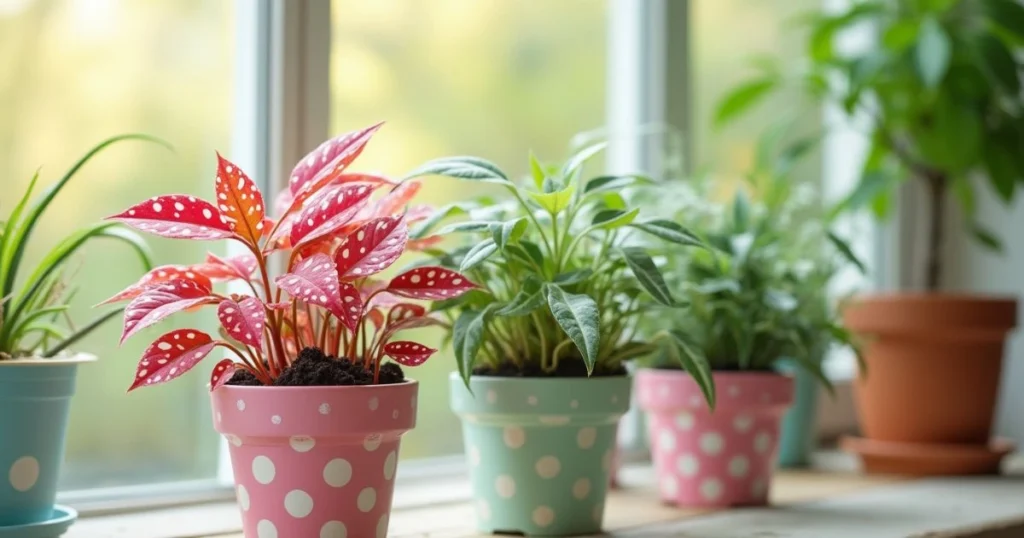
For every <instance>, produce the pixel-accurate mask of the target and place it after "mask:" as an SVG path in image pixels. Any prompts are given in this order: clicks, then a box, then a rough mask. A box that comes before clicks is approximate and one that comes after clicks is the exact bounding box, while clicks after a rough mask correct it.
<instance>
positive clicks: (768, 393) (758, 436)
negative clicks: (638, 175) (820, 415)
mask: <svg viewBox="0 0 1024 538" xmlns="http://www.w3.org/2000/svg"><path fill="white" fill-rule="evenodd" d="M689 187H690V186H689V185H686V184H683V185H681V186H679V187H677V188H675V189H672V190H668V188H666V189H663V191H662V193H661V194H660V196H661V197H662V199H664V200H672V204H673V206H674V208H676V210H677V211H678V212H679V213H680V214H686V215H687V216H688V217H689V218H691V219H694V220H695V221H697V222H699V224H696V225H694V228H693V229H694V230H695V231H696V232H697V234H698V235H699V236H701V237H702V238H704V239H705V240H706V241H707V242H708V244H709V245H711V246H712V247H714V248H713V249H710V250H689V251H686V252H685V253H684V252H678V253H677V255H676V256H674V257H670V258H669V262H668V266H667V267H668V269H667V270H666V274H668V275H670V278H669V280H668V284H669V286H670V287H671V288H672V289H678V290H681V296H682V300H684V301H686V302H687V303H688V305H689V307H688V308H686V309H685V310H682V311H680V312H679V313H678V314H677V315H676V316H673V317H671V318H655V317H649V318H647V319H646V320H645V321H646V323H647V326H646V327H645V329H646V330H647V331H654V330H668V331H670V332H671V333H672V334H674V335H676V338H677V339H678V340H680V341H683V342H685V343H686V349H687V353H689V354H690V355H691V356H693V357H694V360H695V362H699V363H707V364H709V365H710V369H711V377H712V379H713V382H714V385H715V387H716V390H717V392H718V395H719V396H718V398H717V400H716V405H715V407H714V409H708V408H707V407H706V406H705V405H704V402H703V398H702V396H701V390H700V387H699V386H698V385H697V384H696V383H694V380H693V378H691V377H690V376H689V375H687V374H686V373H685V372H682V371H680V370H679V368H678V367H677V366H676V364H675V362H674V361H673V360H672V359H671V356H672V355H674V354H675V353H676V351H675V350H674V349H668V350H666V351H665V352H664V353H661V354H655V355H652V356H651V357H650V358H648V359H647V360H645V361H644V362H643V364H644V365H645V366H648V368H643V369H641V370H639V371H638V373H637V375H636V378H637V396H638V402H639V405H640V406H641V407H642V408H643V409H644V410H645V411H647V413H648V419H649V421H648V430H649V433H650V446H651V450H652V455H653V460H654V464H655V467H656V469H657V476H658V477H659V492H660V495H661V498H662V500H663V501H664V502H666V503H670V504H676V505H680V506H690V507H722V506H747V505H765V504H767V502H768V492H769V489H770V484H771V477H772V471H773V468H774V467H775V464H776V454H777V452H776V450H777V446H778V441H779V437H780V422H781V419H782V418H783V415H784V414H785V412H786V411H787V409H788V408H789V407H790V404H791V403H792V402H793V398H794V381H793V377H792V376H791V375H788V374H787V373H784V372H786V371H787V370H791V369H792V368H793V367H796V368H799V369H802V370H803V371H805V372H807V373H808V374H810V375H811V376H813V378H814V380H815V382H816V383H819V382H820V383H821V384H824V385H825V386H826V387H828V388H830V389H831V385H830V384H829V381H828V379H827V378H826V377H825V376H824V374H823V372H822V368H821V364H822V360H823V358H824V357H823V356H824V351H825V348H826V347H827V346H828V345H829V344H830V343H831V342H832V341H833V340H835V341H838V343H841V344H847V343H849V342H850V338H849V335H848V334H847V333H846V331H845V330H844V329H843V328H842V327H841V326H840V325H839V324H837V323H836V320H835V318H834V317H833V316H832V315H831V313H830V311H829V309H828V308H825V306H826V301H825V297H824V296H823V295H824V293H825V291H824V288H825V285H826V283H827V282H826V281H827V277H828V276H829V275H831V270H830V269H829V268H828V264H827V263H822V262H821V261H820V260H819V258H821V257H822V255H820V254H817V253H815V252H813V251H810V252H809V251H808V250H806V247H808V246H809V245H810V244H811V243H810V241H812V240H813V244H815V246H816V247H818V248H820V247H822V246H824V243H825V242H826V241H831V242H832V243H833V244H834V245H835V246H837V247H838V248H837V249H833V250H831V251H830V254H831V256H832V257H838V258H844V257H850V258H852V255H850V254H849V250H848V248H847V246H846V244H845V243H844V242H842V241H841V240H839V238H838V237H836V236H835V235H834V234H827V233H826V232H825V230H824V229H823V227H822V226H821V223H820V222H814V221H813V220H810V219H808V218H807V217H806V216H804V215H799V214H798V212H797V209H798V208H797V207H795V206H794V204H793V203H792V201H791V200H789V197H790V194H789V193H790V192H791V189H793V187H792V185H791V184H790V183H789V182H784V181H775V182H769V183H767V184H765V185H762V191H761V192H760V193H759V194H761V196H762V197H763V199H764V200H766V201H767V202H765V203H763V204H754V203H751V202H750V201H749V199H748V197H747V195H746V194H745V191H744V190H743V189H742V188H741V189H739V190H738V191H737V193H736V195H735V197H734V198H733V200H732V203H731V205H729V206H727V208H722V209H717V208H714V207H712V208H710V210H704V211H703V215H702V214H701V213H702V211H701V208H700V207H699V205H700V204H704V205H705V206H707V205H708V204H709V202H708V201H707V198H706V197H705V196H698V197H696V198H692V199H691V201H690V202H689V204H687V203H686V202H684V200H686V199H687V198H688V196H693V195H692V194H690V195H688V194H687V190H688V189H689ZM680 205H682V206H683V207H681V208H680ZM815 388H816V387H815Z"/></svg>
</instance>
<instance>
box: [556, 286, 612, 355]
mask: <svg viewBox="0 0 1024 538" xmlns="http://www.w3.org/2000/svg"><path fill="white" fill-rule="evenodd" d="M544 290H545V292H546V294H547V300H548V308H549V309H550V310H551V315H552V316H554V317H555V321H556V322H557V323H558V326H559V327H561V328H562V330H563V331H565V334H566V335H568V336H569V339H571V340H572V342H573V344H575V345H576V348H577V349H579V351H580V354H581V355H582V356H583V362H584V363H585V364H586V366H587V374H588V375H589V374H591V373H593V371H594V364H595V363H596V361H597V357H598V352H599V345H600V343H601V332H600V313H599V312H598V310H597V302H595V301H594V299H592V298H590V297H589V296H587V295H583V294H575V293H568V292H566V291H565V290H563V289H562V288H560V287H558V286H555V285H551V284H548V285H545V286H544Z"/></svg>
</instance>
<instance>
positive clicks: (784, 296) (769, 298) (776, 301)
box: [764, 290, 797, 312]
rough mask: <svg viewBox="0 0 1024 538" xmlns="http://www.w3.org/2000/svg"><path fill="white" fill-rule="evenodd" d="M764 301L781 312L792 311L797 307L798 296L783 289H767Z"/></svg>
mask: <svg viewBox="0 0 1024 538" xmlns="http://www.w3.org/2000/svg"><path fill="white" fill-rule="evenodd" d="M764 302H765V304H767V305H768V306H769V307H770V308H772V309H774V310H778V311H779V312H791V311H793V310H794V309H796V307H797V301H796V297H793V295H792V294H791V293H788V292H785V291H782V290H766V291H765V293H764Z"/></svg>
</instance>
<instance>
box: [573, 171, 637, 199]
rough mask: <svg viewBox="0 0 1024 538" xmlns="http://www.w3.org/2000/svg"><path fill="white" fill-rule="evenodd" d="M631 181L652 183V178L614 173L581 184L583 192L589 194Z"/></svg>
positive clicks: (631, 182)
mask: <svg viewBox="0 0 1024 538" xmlns="http://www.w3.org/2000/svg"><path fill="white" fill-rule="evenodd" d="M633 183H644V184H650V183H654V180H653V179H651V177H649V176H643V175H637V174H626V175H615V176H598V177H595V178H593V179H591V180H590V181H587V183H586V184H585V185H584V186H583V194H589V193H591V192H596V191H600V190H605V189H615V188H621V187H625V186H626V185H630V184H633Z"/></svg>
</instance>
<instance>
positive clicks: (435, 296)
mask: <svg viewBox="0 0 1024 538" xmlns="http://www.w3.org/2000/svg"><path fill="white" fill-rule="evenodd" d="M476 287H477V286H476V284H474V283H473V282H470V281H469V279H468V278H466V277H464V276H462V275H461V274H459V273H458V272H456V271H452V270H451V269H445V268H443V267H436V266H427V267H417V268H415V269H411V270H409V271H406V272H404V273H402V274H400V275H398V276H396V277H395V278H394V279H392V280H391V283H390V284H388V291H389V292H391V293H393V294H395V295H400V296H402V297H408V298H410V299H426V300H432V301H443V300H445V299H453V298H455V297H458V296H459V295H462V294H463V293H465V292H467V291H469V290H471V289H474V288H476Z"/></svg>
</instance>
